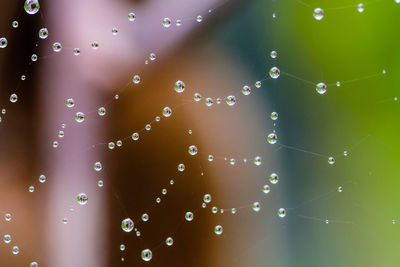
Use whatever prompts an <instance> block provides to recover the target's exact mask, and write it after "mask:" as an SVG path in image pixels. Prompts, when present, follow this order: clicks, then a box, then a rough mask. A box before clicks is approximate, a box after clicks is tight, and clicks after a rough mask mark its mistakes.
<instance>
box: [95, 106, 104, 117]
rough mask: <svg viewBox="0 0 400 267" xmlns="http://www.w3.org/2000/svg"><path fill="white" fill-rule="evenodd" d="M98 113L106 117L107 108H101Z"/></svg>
mask: <svg viewBox="0 0 400 267" xmlns="http://www.w3.org/2000/svg"><path fill="white" fill-rule="evenodd" d="M97 113H98V114H99V115H100V116H104V115H106V108H105V107H100V108H99V109H98V110H97Z"/></svg>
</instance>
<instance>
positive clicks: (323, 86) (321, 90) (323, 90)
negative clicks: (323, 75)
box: [315, 83, 327, 95]
mask: <svg viewBox="0 0 400 267" xmlns="http://www.w3.org/2000/svg"><path fill="white" fill-rule="evenodd" d="M326 87H327V86H326V84H324V83H318V84H317V86H316V87H315V90H317V92H318V94H320V95H323V94H325V93H326Z"/></svg>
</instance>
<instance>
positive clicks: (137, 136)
mask: <svg viewBox="0 0 400 267" xmlns="http://www.w3.org/2000/svg"><path fill="white" fill-rule="evenodd" d="M132 140H133V141H137V140H139V134H138V133H133V134H132Z"/></svg>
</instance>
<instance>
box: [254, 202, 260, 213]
mask: <svg viewBox="0 0 400 267" xmlns="http://www.w3.org/2000/svg"><path fill="white" fill-rule="evenodd" d="M260 209H261V205H260V202H254V203H253V210H254V211H256V212H259V211H260Z"/></svg>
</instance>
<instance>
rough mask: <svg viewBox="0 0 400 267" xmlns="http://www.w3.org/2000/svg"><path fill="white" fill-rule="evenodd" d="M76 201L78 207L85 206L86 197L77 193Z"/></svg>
mask: <svg viewBox="0 0 400 267" xmlns="http://www.w3.org/2000/svg"><path fill="white" fill-rule="evenodd" d="M76 199H77V201H78V203H79V204H80V205H85V204H86V203H87V202H88V197H87V195H86V194H85V193H79V194H78V196H77V197H76Z"/></svg>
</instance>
